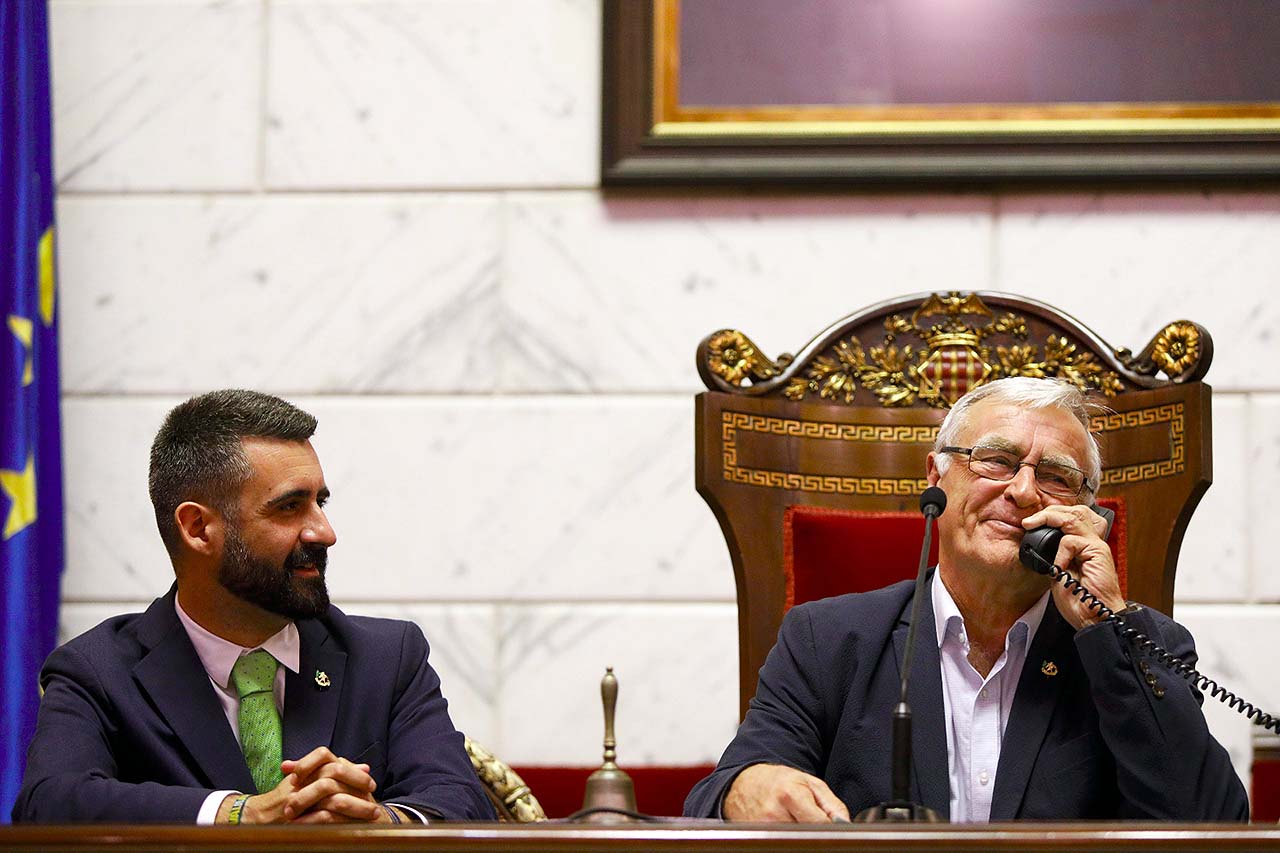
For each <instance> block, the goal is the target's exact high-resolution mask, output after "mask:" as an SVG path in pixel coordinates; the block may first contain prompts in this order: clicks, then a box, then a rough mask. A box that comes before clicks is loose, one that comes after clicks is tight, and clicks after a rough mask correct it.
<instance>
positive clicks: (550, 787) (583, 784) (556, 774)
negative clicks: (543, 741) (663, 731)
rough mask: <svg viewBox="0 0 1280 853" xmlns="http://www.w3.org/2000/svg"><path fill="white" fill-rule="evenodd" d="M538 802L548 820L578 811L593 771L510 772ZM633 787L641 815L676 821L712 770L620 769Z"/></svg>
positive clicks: (527, 769)
mask: <svg viewBox="0 0 1280 853" xmlns="http://www.w3.org/2000/svg"><path fill="white" fill-rule="evenodd" d="M513 769H514V770H515V771H516V773H518V774H520V778H521V779H523V780H524V782H525V784H526V785H528V786H529V789H530V790H531V791H533V795H534V796H535V797H537V798H538V802H539V803H540V804H541V805H542V810H543V811H544V812H546V813H547V817H549V818H558V817H568V816H569V815H571V814H573V813H574V812H576V811H577V810H578V809H580V808H582V795H583V793H584V792H585V791H586V789H587V777H588V776H590V775H591V774H592V773H593V772H595V770H596V769H597V768H595V767H517V768H513ZM622 769H624V770H626V771H627V774H628V775H630V776H631V781H632V782H633V783H634V784H635V786H636V807H637V808H638V809H639V810H640V811H641V812H643V813H644V814H649V815H662V816H667V817H678V816H679V815H680V814H681V813H682V812H683V811H684V801H685V797H687V796H689V791H691V790H693V786H694V785H696V784H698V782H699V781H701V780H702V779H704V778H706V777H707V776H708V775H709V774H710V773H711V771H712V770H714V769H715V766H714V765H711V764H695V765H688V766H677V767H656V766H646V767H624V768H622Z"/></svg>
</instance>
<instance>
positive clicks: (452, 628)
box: [333, 589, 501, 750]
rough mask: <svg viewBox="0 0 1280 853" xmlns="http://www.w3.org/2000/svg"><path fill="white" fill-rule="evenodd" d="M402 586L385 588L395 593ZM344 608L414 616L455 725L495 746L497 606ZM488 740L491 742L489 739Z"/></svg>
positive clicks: (391, 616)
mask: <svg viewBox="0 0 1280 853" xmlns="http://www.w3.org/2000/svg"><path fill="white" fill-rule="evenodd" d="M399 591H400V590H397V589H389V590H387V593H388V594H389V595H394V594H396V593H397V592H399ZM333 601H334V604H336V605H338V606H339V607H340V608H342V610H343V612H345V613H351V614H358V615H361V616H381V617H383V618H387V619H407V620H409V621H410V622H416V623H417V624H418V627H420V628H421V629H422V633H423V634H425V635H426V637H427V642H428V643H430V644H431V655H430V658H429V659H430V661H431V665H432V666H433V667H434V668H435V670H436V672H437V673H438V674H439V676H440V690H441V692H443V693H444V696H445V698H446V699H448V700H449V716H450V718H452V720H453V725H454V726H455V727H456V728H457V729H458V730H459V731H463V732H466V733H467V734H469V735H470V736H471V737H473V738H475V739H476V740H477V741H479V742H480V743H481V744H483V745H485V746H486V747H488V748H490V749H493V750H498V749H500V746H498V743H497V739H498V731H499V729H498V707H499V691H500V689H501V685H500V684H499V683H498V639H499V625H498V611H497V608H495V607H493V606H490V605H480V604H449V605H431V604H417V603H413V602H400V603H365V602H362V603H356V604H348V603H347V602H345V601H344V600H343V599H342V598H340V597H339V596H337V595H335V596H334V599H333ZM491 744H492V745H491Z"/></svg>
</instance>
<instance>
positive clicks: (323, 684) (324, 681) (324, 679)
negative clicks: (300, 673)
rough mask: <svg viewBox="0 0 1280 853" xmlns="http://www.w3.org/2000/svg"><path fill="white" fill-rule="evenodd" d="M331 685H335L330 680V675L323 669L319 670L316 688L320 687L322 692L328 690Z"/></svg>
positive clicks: (317, 671)
mask: <svg viewBox="0 0 1280 853" xmlns="http://www.w3.org/2000/svg"><path fill="white" fill-rule="evenodd" d="M331 684H333V682H332V681H330V680H329V673H327V672H325V671H324V670H323V669H317V670H316V687H319V688H320V689H321V690H328V689H329V685H331Z"/></svg>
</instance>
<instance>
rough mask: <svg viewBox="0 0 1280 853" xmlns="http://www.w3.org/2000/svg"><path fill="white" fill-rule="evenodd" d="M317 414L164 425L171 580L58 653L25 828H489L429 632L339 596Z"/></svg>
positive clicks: (161, 502)
mask: <svg viewBox="0 0 1280 853" xmlns="http://www.w3.org/2000/svg"><path fill="white" fill-rule="evenodd" d="M315 428H316V419H315V418H314V417H312V416H311V415H309V414H307V413H306V412H303V411H302V410H300V409H298V408H296V407H295V406H292V405H290V404H289V403H286V402H285V401H283V400H280V399H277V398H275V397H271V396H268V395H266V394H260V393H257V392H253V391H240V390H228V391H215V392H212V393H209V394H204V395H201V396H199V397H194V398H192V399H190V400H188V401H186V402H185V403H183V404H181V405H179V406H178V407H177V408H175V409H174V410H173V411H172V412H170V413H169V415H168V417H167V418H166V419H165V422H164V425H163V426H162V427H161V428H160V432H159V434H158V435H157V436H156V439H155V442H154V443H153V444H152V447H151V471H150V492H151V502H152V505H153V506H154V508H155V514H156V522H157V524H158V526H159V528H160V536H161V538H162V539H163V540H164V544H165V547H166V549H167V550H168V552H169V556H170V560H171V562H172V563H173V568H174V573H175V575H176V583H175V584H174V586H173V587H172V588H171V589H170V590H169V593H168V594H167V595H165V596H163V597H162V598H159V599H156V601H154V602H153V603H152V605H151V606H150V607H149V608H148V609H147V611H146V612H145V613H141V614H129V615H125V616H117V617H115V618H112V619H109V620H107V621H106V622H104V623H102V624H101V625H99V626H97V627H96V628H94V629H92V630H90V631H88V632H87V633H85V634H83V635H81V636H80V637H77V638H76V639H74V640H71V641H70V642H68V643H67V644H66V645H64V646H62V647H60V648H58V649H57V650H55V651H54V652H53V654H52V655H50V656H49V659H48V661H47V662H46V663H45V666H44V669H43V670H42V672H41V674H40V684H41V687H42V688H43V690H44V696H43V699H42V700H41V705H40V714H39V719H38V722H37V725H36V732H35V736H34V737H33V739H32V742H31V747H30V750H29V754H28V758H27V771H26V777H25V778H24V780H23V786H22V790H21V792H20V794H19V796H18V800H17V802H16V804H15V805H14V809H13V818H14V820H15V821H24V820H25V821H41V822H73V821H111V822H118V823H131V822H167V823H200V824H206V823H232V824H257V823H336V822H353V821H356V822H366V823H402V822H419V821H420V822H425V821H427V820H428V819H432V818H442V819H449V820H465V819H493V816H494V814H493V810H492V807H491V806H490V805H489V802H488V799H487V797H486V795H485V793H484V790H483V788H481V786H480V784H479V781H478V779H477V778H476V775H475V773H474V772H473V771H472V769H471V764H470V761H469V760H468V758H467V755H466V753H465V750H464V749H463V737H462V735H461V734H460V733H459V732H458V731H457V730H456V729H455V728H454V726H453V723H452V722H451V721H450V719H449V714H448V710H447V703H446V702H445V699H444V696H443V695H442V694H441V692H440V679H439V677H438V676H437V675H436V673H435V671H434V670H433V669H432V667H431V666H430V664H429V663H428V662H427V654H428V650H429V649H428V646H427V642H426V639H425V638H424V637H423V635H422V632H421V631H420V630H419V629H418V628H417V626H415V625H413V624H412V623H408V622H400V621H394V620H389V619H371V618H365V617H359V616H347V615H346V614H344V613H343V612H342V611H340V610H339V609H338V608H336V607H333V606H332V605H330V603H329V594H328V591H327V589H326V587H325V569H326V564H327V553H328V549H329V548H330V547H331V546H332V545H333V544H334V543H335V542H336V541H337V537H336V535H335V534H334V531H333V528H332V527H331V526H330V525H329V521H328V519H327V518H326V516H325V512H324V505H325V502H326V501H327V500H328V498H329V489H328V487H327V486H326V485H325V480H324V472H323V471H322V470H321V468H320V462H319V459H318V458H317V456H316V452H315V450H314V449H313V448H312V446H311V442H310V438H311V435H312V434H313V433H314V432H315Z"/></svg>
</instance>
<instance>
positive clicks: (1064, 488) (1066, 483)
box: [938, 447, 1094, 498]
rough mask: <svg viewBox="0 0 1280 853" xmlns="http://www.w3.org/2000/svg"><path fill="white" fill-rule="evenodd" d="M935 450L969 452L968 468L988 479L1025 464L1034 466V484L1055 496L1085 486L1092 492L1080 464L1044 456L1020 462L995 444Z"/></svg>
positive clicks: (1003, 477)
mask: <svg viewBox="0 0 1280 853" xmlns="http://www.w3.org/2000/svg"><path fill="white" fill-rule="evenodd" d="M938 452H939V453H956V454H959V455H961V456H968V457H969V470H970V471H972V472H973V473H975V474H977V475H978V476H979V477H983V478H985V479H987V480H1000V481H1008V480H1012V479H1013V478H1014V477H1016V476H1018V471H1020V470H1021V469H1022V466H1023V465H1026V466H1028V467H1030V468H1033V469H1035V472H1036V488H1038V489H1039V490H1040V491H1042V492H1044V493H1045V494H1046V495H1052V496H1053V497H1055V498H1078V497H1080V493H1081V492H1082V491H1084V490H1085V489H1088V490H1089V491H1091V492H1092V491H1093V489H1094V487H1093V486H1092V485H1090V483H1089V480H1088V479H1087V478H1086V477H1085V475H1084V472H1083V471H1081V470H1080V469H1079V468H1073V467H1071V466H1070V465H1063V464H1062V463H1061V462H1048V461H1045V460H1043V459H1042V460H1040V461H1039V462H1035V463H1032V462H1023V461H1022V460H1021V459H1019V458H1018V457H1017V456H1015V455H1014V454H1012V453H1010V452H1009V451H1007V450H1001V449H1000V448H998V447H943V448H939V451H938Z"/></svg>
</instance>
